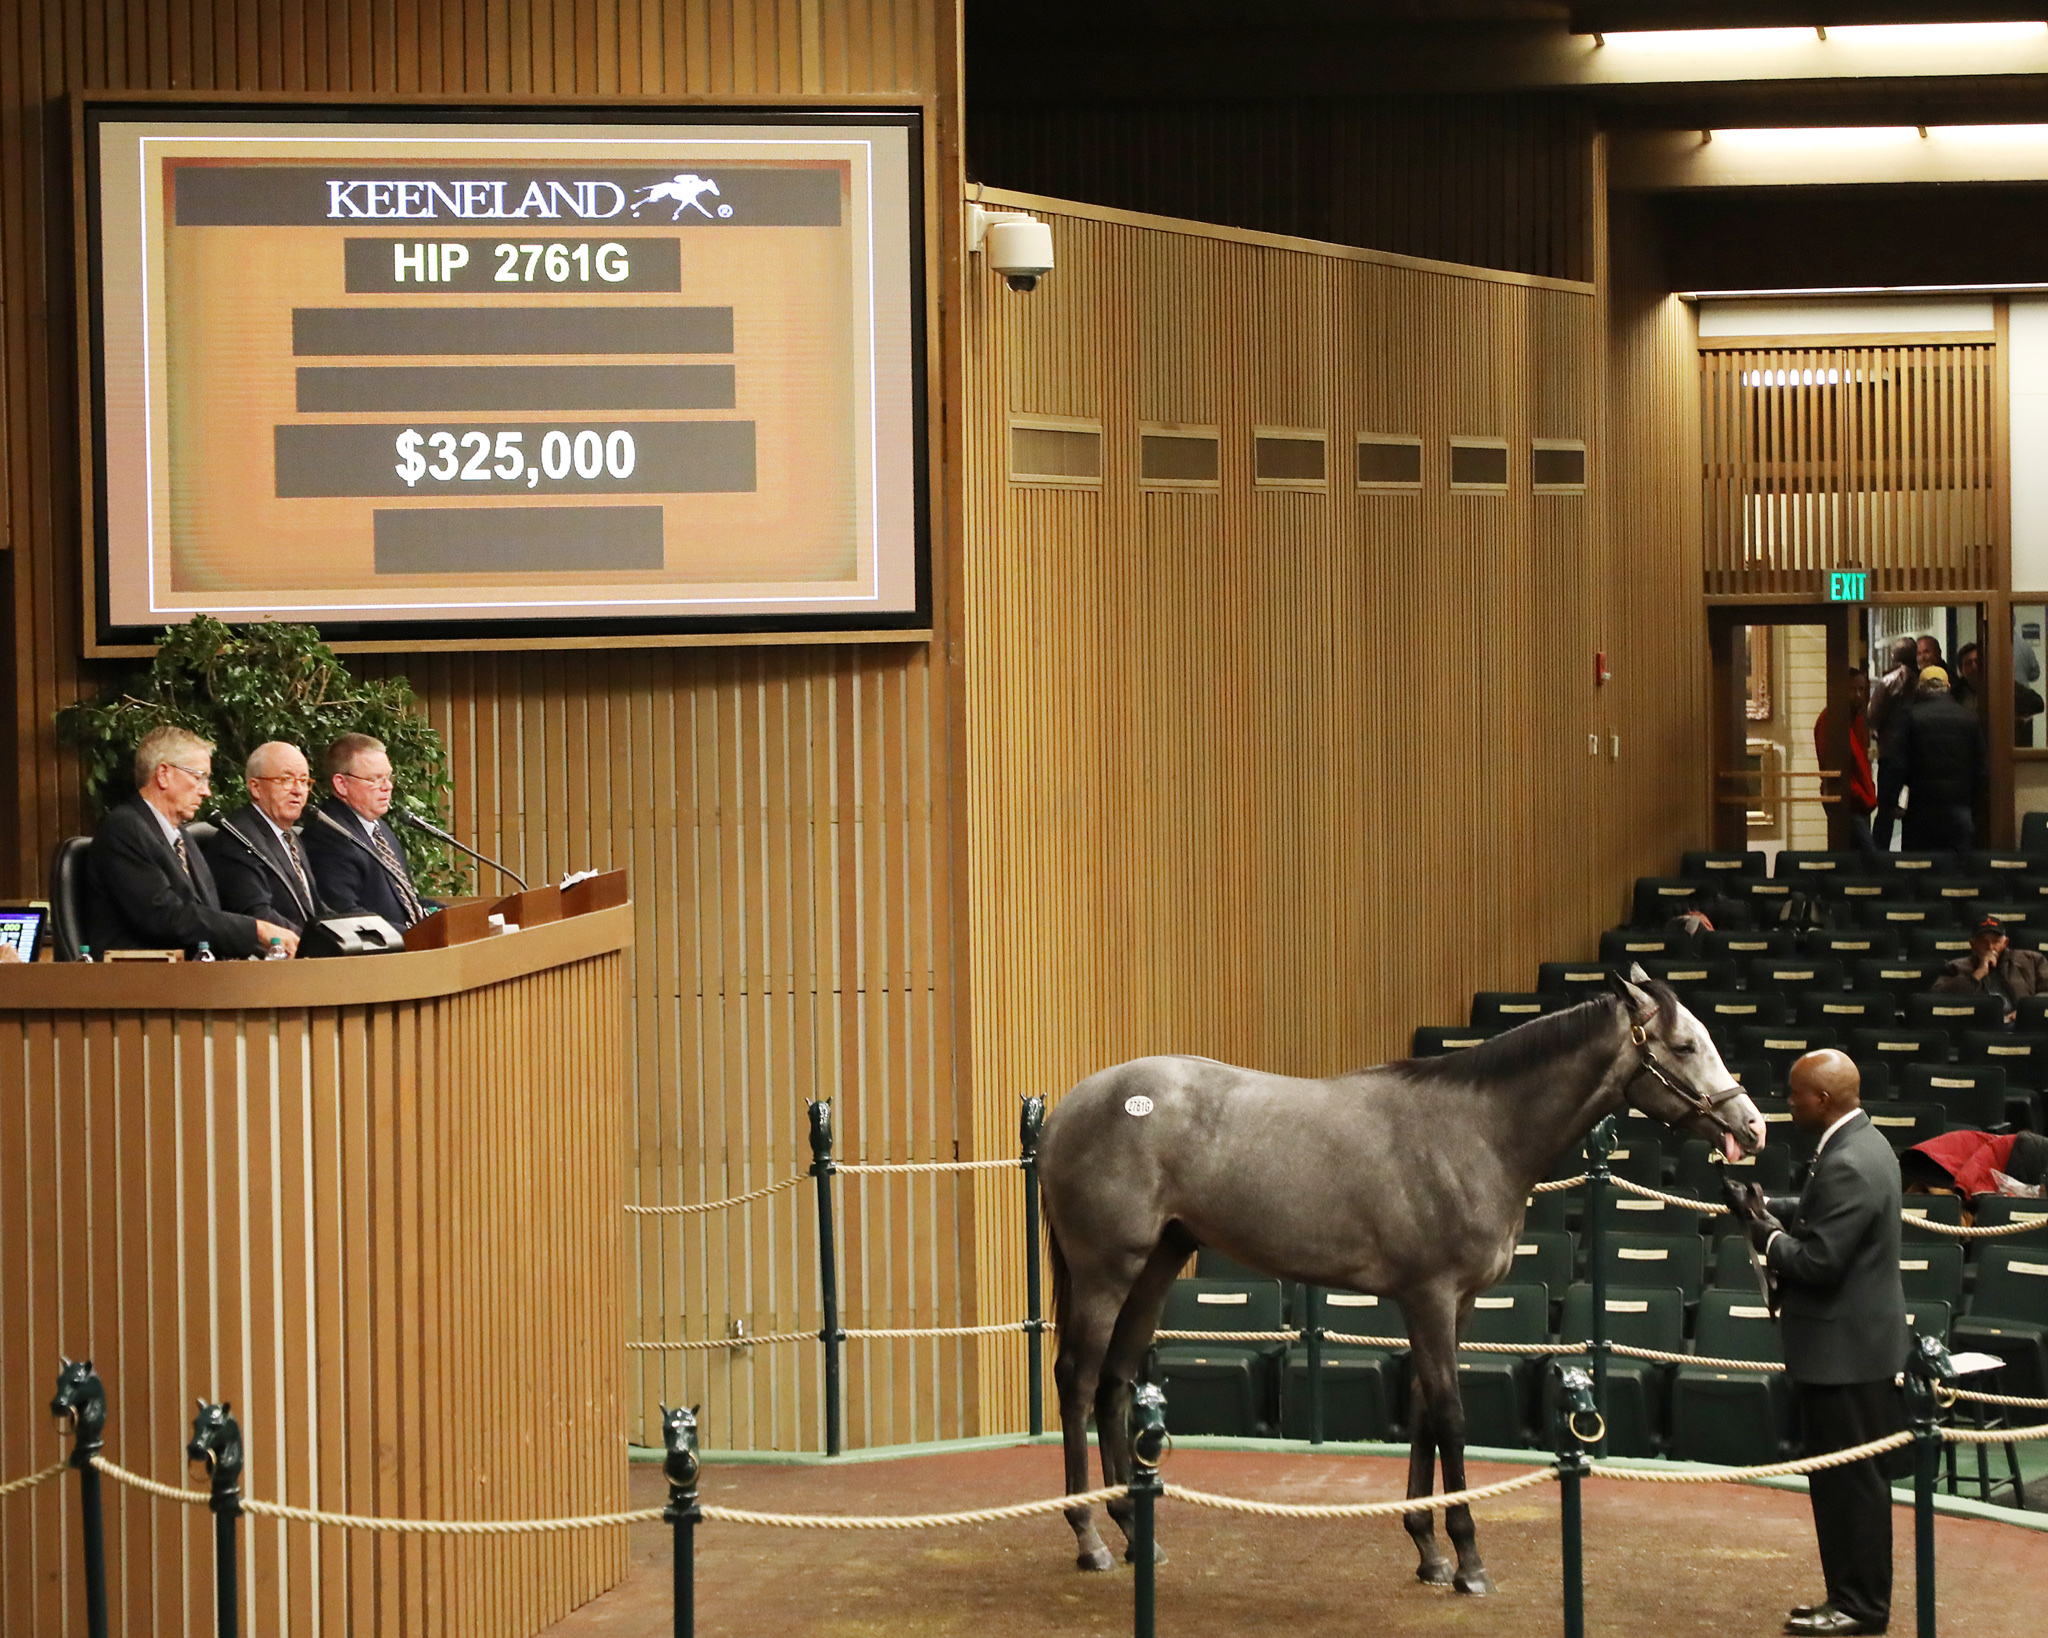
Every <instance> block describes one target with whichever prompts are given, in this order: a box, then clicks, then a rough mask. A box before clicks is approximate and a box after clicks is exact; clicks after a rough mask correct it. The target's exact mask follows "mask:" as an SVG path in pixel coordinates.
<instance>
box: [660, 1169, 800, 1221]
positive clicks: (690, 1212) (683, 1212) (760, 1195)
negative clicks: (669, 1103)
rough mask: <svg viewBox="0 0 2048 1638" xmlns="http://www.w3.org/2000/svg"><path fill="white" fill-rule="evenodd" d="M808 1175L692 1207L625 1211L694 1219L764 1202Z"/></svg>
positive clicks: (661, 1207)
mask: <svg viewBox="0 0 2048 1638" xmlns="http://www.w3.org/2000/svg"><path fill="white" fill-rule="evenodd" d="M808 1175H809V1174H808V1173H806V1172H798V1173H797V1174H796V1176H794V1177H785V1178H784V1179H783V1180H782V1181H781V1182H780V1183H770V1184H769V1185H768V1186H767V1187H766V1188H765V1189H750V1190H748V1191H747V1192H746V1193H745V1194H736V1195H733V1196H732V1197H731V1198H730V1199H727V1200H700V1201H698V1202H697V1203H696V1204H695V1205H693V1206H628V1207H626V1208H625V1209H626V1210H627V1211H628V1212H629V1213H630V1214H631V1215H633V1216H635V1217H694V1216H695V1215H696V1214H697V1213H699V1212H705V1211H724V1210H725V1209H726V1207H728V1206H744V1205H745V1204H746V1203H747V1202H748V1201H749V1200H765V1199H767V1198H768V1196H769V1195H771V1194H780V1193H781V1192H782V1191H783V1190H784V1189H793V1188H795V1187H796V1186H797V1185H798V1184H799V1183H801V1182H803V1180H804V1179H805V1178H806V1177H807V1176H808Z"/></svg>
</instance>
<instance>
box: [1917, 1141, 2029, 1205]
mask: <svg viewBox="0 0 2048 1638" xmlns="http://www.w3.org/2000/svg"><path fill="white" fill-rule="evenodd" d="M2017 1138H2018V1134H2017V1133H2008V1134H2007V1135H2005V1136H2003V1137H1993V1136H1992V1135H1991V1134H1990V1133H1989V1132H1944V1133H1942V1135H1941V1136H1940V1137H1938V1138H1929V1139H1928V1140H1927V1141H1926V1142H1925V1143H1916V1144H1914V1145H1913V1147H1914V1148H1915V1149H1917V1150H1918V1151H1919V1152H1920V1153H1921V1154H1923V1155H1925V1156H1927V1158H1928V1159H1930V1160H1932V1161H1933V1162H1934V1163H1935V1164H1936V1165H1937V1166H1939V1167H1940V1168H1941V1169H1942V1170H1943V1171H1945V1172H1947V1173H1948V1174H1949V1176H1951V1177H1953V1178H1954V1179H1955V1180H1956V1187H1957V1188H1958V1189H1960V1190H1962V1192H1963V1193H1964V1194H1965V1195H1973V1194H1996V1193H1997V1192H1998V1185H1997V1184H1995V1183H1993V1182H1992V1181H1991V1174H1992V1172H1993V1171H1994V1170H1996V1171H2001V1172H2002V1171H2004V1170H2005V1163H2006V1161H2007V1160H2009V1159H2010V1158H2011V1157H2012V1146H2013V1144H2014V1142H2015V1141H2016V1140H2017Z"/></svg>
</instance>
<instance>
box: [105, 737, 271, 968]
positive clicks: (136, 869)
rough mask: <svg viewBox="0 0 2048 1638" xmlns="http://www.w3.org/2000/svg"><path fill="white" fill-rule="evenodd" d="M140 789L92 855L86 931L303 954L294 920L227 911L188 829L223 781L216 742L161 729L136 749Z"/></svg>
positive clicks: (218, 952)
mask: <svg viewBox="0 0 2048 1638" xmlns="http://www.w3.org/2000/svg"><path fill="white" fill-rule="evenodd" d="M135 786H136V794H135V795H134V797H132V798H131V799H130V800H128V801H126V802H122V803H120V804H118V805H117V806H116V807H114V808H113V809H111V810H110V811H109V812H108V814H107V817H106V819H105V820H104V821H103V822H102V823H101V825H100V828H99V830H98V831H97V832H95V833H94V835H93V839H92V846H91V847H90V848H88V849H87V850H86V856H85V883H84V885H85V893H84V898H85V905H84V913H85V934H84V938H83V942H84V943H87V944H90V945H91V946H92V948H93V951H94V952H95V953H96V954H97V953H99V952H102V951H106V950H183V951H185V953H186V954H187V955H190V954H193V953H194V952H196V951H197V950H198V948H199V946H200V944H201V943H202V942H204V943H205V944H206V945H207V946H208V948H209V949H210V950H211V951H212V953H213V954H214V955H215V956H228V957H233V956H252V955H261V954H265V953H267V952H268V950H269V948H270V941H271V940H272V939H277V940H278V941H279V942H280V943H281V944H282V945H283V946H284V948H285V950H286V952H287V953H288V954H289V953H296V951H297V950H298V947H299V935H298V934H297V933H296V932H294V931H293V930H292V929H291V928H289V927H285V926H282V925H280V924H278V923H276V922H273V921H267V920H263V919H260V918H258V917H256V916H252V915H244V914H240V913H238V912H235V911H232V910H228V909H224V908H223V907H222V905H221V900H220V889H219V887H218V886H217V885H216V884H215V882H214V879H213V872H212V870H211V869H209V868H208V866H207V862H206V856H205V855H204V854H203V853H201V852H200V851H199V843H198V841H197V839H196V838H194V837H192V836H191V835H189V834H188V833H187V832H186V830H185V827H186V826H187V825H188V824H190V823H191V822H192V821H193V819H195V818H196V817H197V816H198V813H199V809H200V806H201V804H202V803H204V802H205V800H206V798H207V794H208V792H209V791H210V790H211V789H212V787H213V743H212V741H210V740H205V739H201V738H200V737H199V736H198V735H197V734H194V733H191V732H189V731H188V730H186V729H183V728H169V727H166V728H152V729H151V730H150V731H149V732H148V733H147V734H145V735H143V736H142V743H141V744H140V745H138V746H137V747H136V748H135Z"/></svg>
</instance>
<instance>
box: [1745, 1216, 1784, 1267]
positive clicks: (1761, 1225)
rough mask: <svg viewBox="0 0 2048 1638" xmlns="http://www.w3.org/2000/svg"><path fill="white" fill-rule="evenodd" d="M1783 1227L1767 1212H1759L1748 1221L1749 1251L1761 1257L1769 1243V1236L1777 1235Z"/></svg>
mask: <svg viewBox="0 0 2048 1638" xmlns="http://www.w3.org/2000/svg"><path fill="white" fill-rule="evenodd" d="M1784 1226H1785V1225H1784V1224H1783V1223H1781V1222H1779V1221H1778V1220H1777V1218H1775V1217H1773V1216H1772V1215H1771V1214H1770V1213H1769V1212H1761V1213H1759V1214H1758V1215H1757V1216H1755V1217H1752V1218H1751V1219H1750V1220H1749V1244H1750V1249H1751V1250H1753V1251H1754V1252H1755V1253H1756V1254H1757V1255H1758V1256H1759V1257H1761V1256H1762V1255H1763V1254H1764V1251H1765V1249H1766V1248H1767V1247H1768V1246H1769V1245H1770V1243H1771V1236H1772V1235H1774V1234H1776V1233H1778V1232H1779V1231H1780V1230H1781V1229H1783V1228H1784Z"/></svg>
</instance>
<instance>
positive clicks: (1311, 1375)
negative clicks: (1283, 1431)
mask: <svg viewBox="0 0 2048 1638" xmlns="http://www.w3.org/2000/svg"><path fill="white" fill-rule="evenodd" d="M1301 1308H1302V1313H1301V1317H1302V1320H1303V1322H1304V1323H1303V1325H1302V1334H1303V1335H1304V1336H1305V1337H1306V1338H1307V1339H1308V1442H1309V1443H1310V1444H1312V1445H1319V1444H1321V1443H1322V1442H1323V1288H1322V1287H1321V1286H1319V1285H1305V1286H1303V1287H1302V1288H1301Z"/></svg>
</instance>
